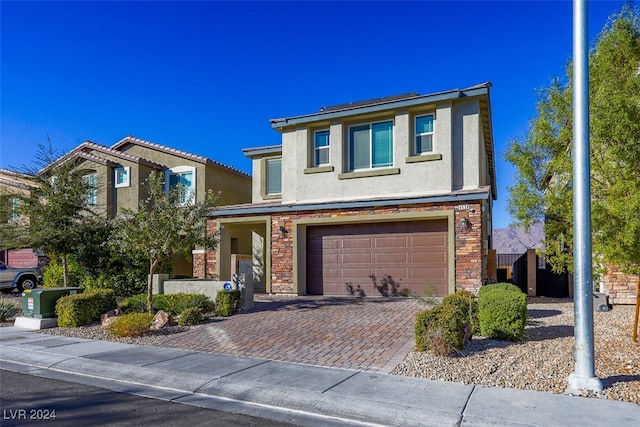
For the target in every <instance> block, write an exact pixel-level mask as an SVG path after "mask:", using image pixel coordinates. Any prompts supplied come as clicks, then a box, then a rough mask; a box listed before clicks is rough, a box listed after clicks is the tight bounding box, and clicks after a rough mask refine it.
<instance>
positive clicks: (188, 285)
mask: <svg viewBox="0 0 640 427" xmlns="http://www.w3.org/2000/svg"><path fill="white" fill-rule="evenodd" d="M245 283H249V284H250V285H249V286H245ZM225 285H227V286H229V285H230V286H231V287H232V289H236V285H234V283H233V282H232V281H231V280H226V281H225V280H210V279H178V280H169V279H168V275H166V274H155V275H154V277H153V293H154V294H180V293H184V294H204V295H206V296H207V297H209V298H210V299H211V300H212V301H215V300H216V295H217V294H218V292H219V291H222V290H224V289H225ZM237 288H238V289H240V293H241V295H242V310H249V309H251V308H253V307H254V306H255V303H254V301H253V281H252V277H251V275H250V274H239V275H238V286H237Z"/></svg>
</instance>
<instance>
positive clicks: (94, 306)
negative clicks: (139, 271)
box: [56, 289, 118, 328]
mask: <svg viewBox="0 0 640 427" xmlns="http://www.w3.org/2000/svg"><path fill="white" fill-rule="evenodd" d="M117 307H118V304H117V303H116V296H115V294H114V293H113V290H112V289H94V290H91V291H86V292H83V293H80V294H74V295H67V296H64V297H61V298H60V299H58V301H57V302H56V315H57V316H58V326H60V327H63V328H75V327H78V326H83V325H88V324H90V323H93V322H96V321H98V320H100V315H101V314H102V313H106V312H107V311H109V310H113V309H114V308H117Z"/></svg>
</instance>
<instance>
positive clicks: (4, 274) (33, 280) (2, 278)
mask: <svg viewBox="0 0 640 427" xmlns="http://www.w3.org/2000/svg"><path fill="white" fill-rule="evenodd" d="M41 280H42V270H40V267H24V268H14V267H7V265H6V264H5V263H4V262H2V261H0V290H1V291H2V292H11V291H13V290H14V289H17V290H18V292H22V291H24V290H25V289H34V288H35V287H36V286H38V283H40V281H41Z"/></svg>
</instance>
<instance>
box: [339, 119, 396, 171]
mask: <svg viewBox="0 0 640 427" xmlns="http://www.w3.org/2000/svg"><path fill="white" fill-rule="evenodd" d="M388 166H393V121H391V120H389V121H386V122H378V123H370V124H366V125H357V126H351V127H350V128H349V170H350V171H354V170H358V169H371V168H381V167H388Z"/></svg>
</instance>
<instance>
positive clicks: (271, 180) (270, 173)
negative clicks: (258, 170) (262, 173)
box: [265, 158, 282, 195]
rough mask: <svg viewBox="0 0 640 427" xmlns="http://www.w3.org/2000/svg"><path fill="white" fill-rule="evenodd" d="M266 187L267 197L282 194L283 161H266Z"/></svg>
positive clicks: (279, 159)
mask: <svg viewBox="0 0 640 427" xmlns="http://www.w3.org/2000/svg"><path fill="white" fill-rule="evenodd" d="M265 167H266V177H265V179H266V185H265V190H266V191H265V193H266V194H267V195H273V194H282V159H281V158H278V159H266V161H265Z"/></svg>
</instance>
